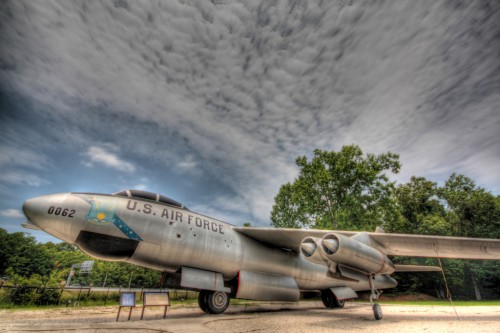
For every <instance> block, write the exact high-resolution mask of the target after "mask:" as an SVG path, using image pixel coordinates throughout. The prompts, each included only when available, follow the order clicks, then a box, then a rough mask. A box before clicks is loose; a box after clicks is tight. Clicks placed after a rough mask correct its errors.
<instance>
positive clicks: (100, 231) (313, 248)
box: [23, 190, 500, 320]
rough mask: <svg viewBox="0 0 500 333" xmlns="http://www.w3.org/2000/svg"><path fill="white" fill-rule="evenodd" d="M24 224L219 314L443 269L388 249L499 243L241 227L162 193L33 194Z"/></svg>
mask: <svg viewBox="0 0 500 333" xmlns="http://www.w3.org/2000/svg"><path fill="white" fill-rule="evenodd" d="M23 211H24V214H25V215H26V217H27V218H28V220H29V221H28V222H27V223H26V224H25V225H24V226H25V227H28V228H37V229H41V230H43V231H45V232H47V233H49V234H51V235H53V236H55V237H57V238H60V239H61V240H63V241H65V242H68V243H70V244H75V245H76V246H78V247H79V248H80V249H81V250H82V251H84V252H85V253H87V254H89V255H90V256H92V257H95V258H99V259H104V260H114V261H127V262H129V263H132V264H135V265H139V266H142V267H147V268H151V269H155V270H158V271H161V272H163V273H164V274H163V276H162V277H163V282H164V283H165V286H167V287H171V288H179V289H186V290H196V291H199V298H198V303H199V306H200V308H201V309H202V310H203V311H205V312H207V313H212V314H218V313H222V312H224V311H225V310H226V308H227V307H228V305H229V300H230V298H231V297H233V298H240V299H251V300H273V301H298V300H299V296H300V291H308V290H315V291H321V295H322V300H323V303H324V305H325V306H326V307H328V308H335V307H343V306H344V303H345V300H349V299H353V298H356V297H357V293H356V292H357V291H370V292H371V296H370V301H371V303H372V307H373V313H374V317H375V319H377V320H378V319H381V318H382V311H381V308H380V306H379V305H378V304H377V303H375V302H374V301H375V300H376V299H377V298H378V295H379V290H381V289H386V288H393V287H395V286H396V285H397V282H396V281H395V280H394V279H393V278H392V277H391V276H390V275H391V274H392V273H394V272H414V271H436V270H439V267H432V266H431V267H429V266H411V265H395V264H393V263H392V262H391V260H390V259H389V257H390V256H417V257H439V258H441V257H442V258H463V259H500V240H498V239H473V238H458V237H440V236H424V235H403V234H389V233H384V232H383V231H382V230H378V231H376V232H352V231H325V230H299V229H275V228H244V227H236V226H233V225H231V224H228V223H225V222H222V221H219V220H216V219H213V218H210V217H207V216H204V215H201V214H198V213H195V212H193V211H191V210H189V209H188V208H186V207H185V206H184V205H182V204H181V203H179V202H177V201H175V200H172V199H170V198H167V197H165V196H163V195H159V194H156V193H150V192H146V191H139V190H126V191H122V192H118V193H114V194H111V195H109V194H97V193H63V194H51V195H44V196H39V197H36V198H33V199H28V200H26V201H25V203H24V205H23Z"/></svg>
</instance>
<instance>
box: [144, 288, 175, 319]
mask: <svg viewBox="0 0 500 333" xmlns="http://www.w3.org/2000/svg"><path fill="white" fill-rule="evenodd" d="M147 306H163V307H165V309H164V310H163V319H165V318H166V317H167V307H169V306H170V295H169V292H168V291H167V292H145V293H144V296H143V305H142V314H141V320H142V318H143V317H144V310H145V309H146V307H147Z"/></svg>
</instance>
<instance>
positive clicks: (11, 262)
mask: <svg viewBox="0 0 500 333" xmlns="http://www.w3.org/2000/svg"><path fill="white" fill-rule="evenodd" d="M9 268H10V270H9ZM51 269H52V263H51V261H50V258H49V257H48V255H47V253H46V251H45V250H44V249H43V248H41V247H40V246H39V244H37V243H36V241H35V238H34V237H32V236H26V235H25V234H24V233H23V232H14V233H11V234H9V233H7V232H6V231H5V230H4V229H1V228H0V274H1V275H4V274H6V273H7V271H9V272H10V273H11V274H16V275H19V276H22V277H29V276H30V275H32V274H38V275H42V276H44V275H48V274H49V273H50V270H51Z"/></svg>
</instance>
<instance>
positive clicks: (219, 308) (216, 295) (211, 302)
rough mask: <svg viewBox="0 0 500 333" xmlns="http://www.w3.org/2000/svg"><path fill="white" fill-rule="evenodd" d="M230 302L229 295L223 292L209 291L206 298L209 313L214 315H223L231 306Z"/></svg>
mask: <svg viewBox="0 0 500 333" xmlns="http://www.w3.org/2000/svg"><path fill="white" fill-rule="evenodd" d="M229 300H230V297H229V294H228V293H225V292H223V291H208V292H207V296H206V304H207V307H208V312H209V313H212V314H220V313H223V312H224V311H226V309H227V307H228V306H229Z"/></svg>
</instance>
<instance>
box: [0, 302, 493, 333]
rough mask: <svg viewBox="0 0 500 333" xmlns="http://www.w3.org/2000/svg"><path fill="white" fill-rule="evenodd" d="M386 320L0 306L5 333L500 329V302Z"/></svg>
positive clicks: (280, 312)
mask: <svg viewBox="0 0 500 333" xmlns="http://www.w3.org/2000/svg"><path fill="white" fill-rule="evenodd" d="M382 308H383V311H384V318H383V319H382V320H380V321H374V320H373V315H372V312H371V308H370V305H369V304H363V303H348V304H347V305H346V307H345V308H344V309H335V310H327V309H325V308H324V307H323V306H322V305H321V304H320V303H318V302H300V303H293V304H290V303H287V304H283V303H271V304H262V305H259V306H255V305H252V306H250V305H249V306H244V305H243V306H241V305H240V306H234V305H233V306H230V308H229V309H228V311H227V312H226V313H225V314H223V315H219V316H213V315H206V314H202V313H201V312H200V310H199V309H198V308H197V307H178V308H170V309H169V310H168V313H167V319H163V318H162V316H163V309H161V308H148V309H146V312H145V316H144V320H140V315H141V310H142V309H141V308H136V309H134V310H133V311H132V319H131V320H130V321H127V317H128V310H123V311H122V314H121V316H120V320H119V321H118V322H116V315H117V312H118V309H117V307H89V308H59V309H48V310H0V332H99V333H101V332H126V331H129V332H130V331H134V332H138V331H140V332H172V333H182V332H190V333H196V332H202V333H208V332H212V333H214V332H231V333H233V332H242V333H243V332H287V333H296V332H307V333H315V332H336V331H337V332H367V331H372V330H377V331H379V332H384V333H391V332H397V333H403V332H499V333H500V306H460V307H456V311H457V314H458V317H459V318H460V320H459V318H457V314H456V313H455V311H454V309H453V308H452V307H451V306H422V305H419V306H412V305H382Z"/></svg>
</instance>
